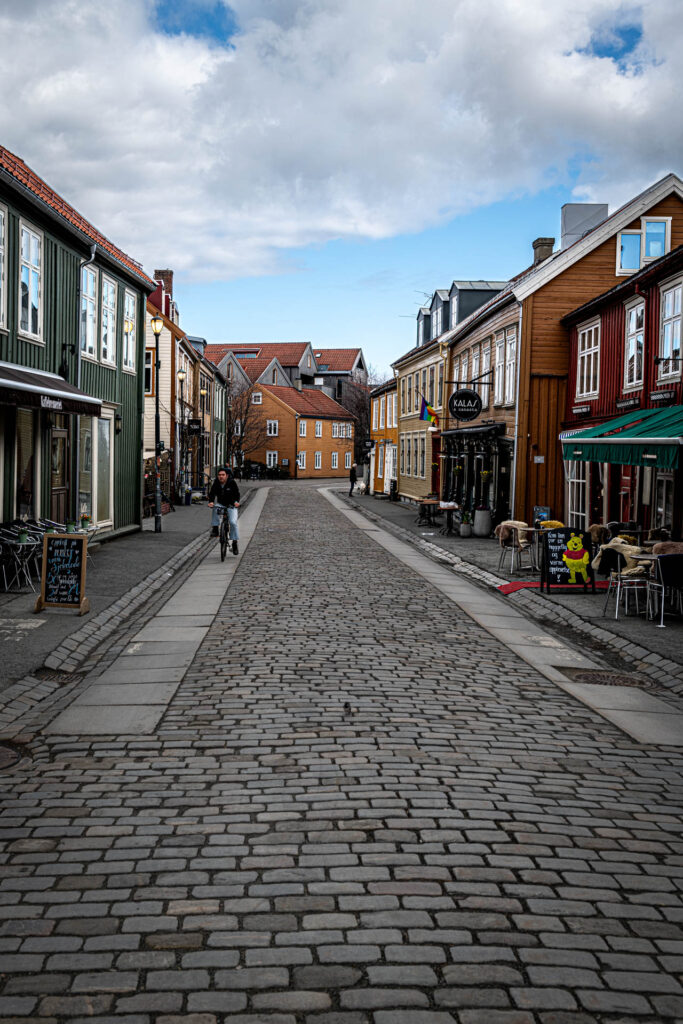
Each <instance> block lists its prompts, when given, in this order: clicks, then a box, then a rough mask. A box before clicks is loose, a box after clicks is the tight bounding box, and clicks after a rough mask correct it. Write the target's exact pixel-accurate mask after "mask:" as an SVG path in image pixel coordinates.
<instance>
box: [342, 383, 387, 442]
mask: <svg viewBox="0 0 683 1024" xmlns="http://www.w3.org/2000/svg"><path fill="white" fill-rule="evenodd" d="M391 404H392V406H393V410H394V418H393V425H394V426H395V427H397V426H398V415H397V413H398V395H397V394H396V392H394V394H393V395H392V401H391ZM351 435H352V436H353V424H351Z"/></svg>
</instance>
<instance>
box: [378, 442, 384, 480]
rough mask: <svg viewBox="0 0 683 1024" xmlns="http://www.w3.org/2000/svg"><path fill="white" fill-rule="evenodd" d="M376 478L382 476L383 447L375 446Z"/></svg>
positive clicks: (381, 445)
mask: <svg viewBox="0 0 683 1024" xmlns="http://www.w3.org/2000/svg"><path fill="white" fill-rule="evenodd" d="M377 476H378V477H380V478H381V477H383V476H384V445H383V444H380V445H378V446H377Z"/></svg>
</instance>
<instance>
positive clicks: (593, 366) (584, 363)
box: [575, 317, 601, 399]
mask: <svg viewBox="0 0 683 1024" xmlns="http://www.w3.org/2000/svg"><path fill="white" fill-rule="evenodd" d="M600 334H601V330H600V318H599V317H598V318H597V319H596V320H590V321H588V323H585V324H580V325H579V326H578V327H577V331H576V393H575V397H576V398H577V399H579V398H581V399H592V398H597V397H598V394H599V393H600ZM589 336H590V337H589ZM582 338H585V339H586V340H589V341H591V342H592V344H591V346H590V348H584V349H583V351H582V348H581V346H582ZM593 378H594V379H595V386H593V385H592V381H593Z"/></svg>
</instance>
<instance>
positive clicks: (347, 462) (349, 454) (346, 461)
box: [344, 452, 351, 469]
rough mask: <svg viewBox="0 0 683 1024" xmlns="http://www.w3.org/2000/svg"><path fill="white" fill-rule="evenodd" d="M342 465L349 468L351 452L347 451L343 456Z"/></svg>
mask: <svg viewBox="0 0 683 1024" xmlns="http://www.w3.org/2000/svg"><path fill="white" fill-rule="evenodd" d="M344 466H345V467H346V469H351V452H347V453H346V455H345V456H344Z"/></svg>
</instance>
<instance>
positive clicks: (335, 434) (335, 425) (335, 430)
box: [332, 423, 339, 437]
mask: <svg viewBox="0 0 683 1024" xmlns="http://www.w3.org/2000/svg"><path fill="white" fill-rule="evenodd" d="M332 437H339V424H338V423H333V424H332Z"/></svg>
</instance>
